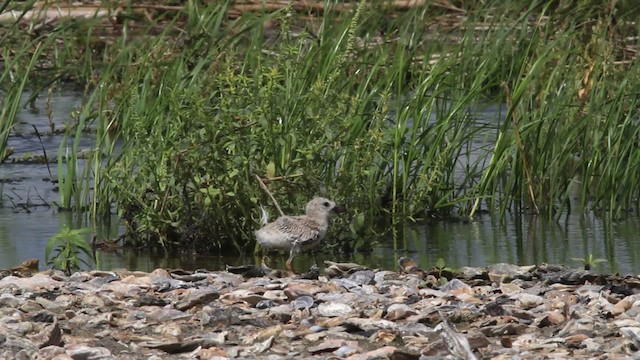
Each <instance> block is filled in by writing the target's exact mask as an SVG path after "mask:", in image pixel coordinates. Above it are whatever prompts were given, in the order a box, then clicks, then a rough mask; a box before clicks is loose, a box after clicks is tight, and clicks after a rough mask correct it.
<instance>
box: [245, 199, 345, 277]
mask: <svg viewBox="0 0 640 360" xmlns="http://www.w3.org/2000/svg"><path fill="white" fill-rule="evenodd" d="M344 210H345V209H344V207H342V206H340V205H336V203H335V202H333V201H331V200H329V199H325V198H323V197H315V198H313V199H312V200H311V201H309V202H308V203H307V207H306V211H305V214H304V215H298V216H288V215H283V216H280V217H279V218H277V219H276V220H275V221H273V222H271V223H268V224H265V225H264V226H263V227H262V228H260V229H258V230H256V232H255V234H256V240H258V243H260V245H262V246H263V247H264V248H266V249H280V250H287V251H289V259H287V270H289V271H290V272H291V273H293V265H292V264H291V261H292V260H293V258H294V257H296V256H297V255H298V254H300V252H302V251H304V250H307V249H310V248H312V247H315V246H316V245H318V244H319V243H320V241H321V240H322V238H324V236H325V234H326V233H327V229H328V228H329V217H330V215H331V214H334V213H341V212H343V211H344ZM265 218H266V217H265V216H263V222H265V223H266V219H265Z"/></svg>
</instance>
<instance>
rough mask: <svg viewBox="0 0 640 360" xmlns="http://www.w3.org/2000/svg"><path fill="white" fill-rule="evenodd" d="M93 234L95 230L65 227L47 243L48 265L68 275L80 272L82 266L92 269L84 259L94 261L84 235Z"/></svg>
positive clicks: (46, 257) (46, 256)
mask: <svg viewBox="0 0 640 360" xmlns="http://www.w3.org/2000/svg"><path fill="white" fill-rule="evenodd" d="M92 232H93V229H90V228H81V229H73V230H71V229H70V228H69V227H68V226H66V225H65V226H63V227H62V229H60V231H59V232H58V233H57V234H55V235H54V236H52V237H51V239H49V241H47V246H46V248H45V259H46V261H47V265H53V267H54V268H55V269H58V270H62V271H64V272H65V273H66V274H67V275H69V274H71V273H72V272H73V271H78V270H80V266H81V265H82V264H84V265H85V266H87V267H91V265H90V264H89V263H88V262H87V260H85V259H84V258H86V259H88V260H90V261H92V260H93V252H92V250H91V246H89V244H88V243H87V241H86V240H85V237H84V235H86V234H90V233H92Z"/></svg>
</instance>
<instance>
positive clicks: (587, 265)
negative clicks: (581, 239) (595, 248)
mask: <svg viewBox="0 0 640 360" xmlns="http://www.w3.org/2000/svg"><path fill="white" fill-rule="evenodd" d="M571 260H573V261H579V262H581V263H582V264H583V266H584V269H585V270H591V268H592V267H593V266H594V265H596V264H597V263H601V262H607V260H606V259H602V258H597V259H594V258H593V254H592V253H589V255H587V256H586V257H584V258H571Z"/></svg>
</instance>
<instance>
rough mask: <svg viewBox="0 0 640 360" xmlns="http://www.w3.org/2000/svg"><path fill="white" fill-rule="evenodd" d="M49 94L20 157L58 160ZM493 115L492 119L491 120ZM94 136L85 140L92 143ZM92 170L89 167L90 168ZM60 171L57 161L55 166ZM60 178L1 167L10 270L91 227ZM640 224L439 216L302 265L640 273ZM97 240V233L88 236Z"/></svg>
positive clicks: (221, 263) (140, 254)
mask: <svg viewBox="0 0 640 360" xmlns="http://www.w3.org/2000/svg"><path fill="white" fill-rule="evenodd" d="M81 96H82V94H81V93H79V92H77V91H75V90H73V89H63V91H61V92H60V94H58V95H57V96H56V97H55V99H54V100H55V101H52V102H51V104H52V105H51V121H53V122H54V126H55V127H56V128H58V129H59V128H62V127H63V126H64V124H65V123H66V122H69V121H70V120H69V119H70V114H71V112H73V111H75V110H76V109H77V107H78V106H79V104H80V99H81ZM45 98H46V96H42V97H40V98H39V99H38V100H37V101H36V102H35V103H34V106H33V107H32V108H30V109H28V110H23V111H22V112H21V113H20V115H19V118H18V120H19V123H18V124H17V125H16V128H15V131H13V132H12V134H11V136H10V139H9V146H10V147H12V148H13V149H14V155H13V157H20V156H24V155H26V154H40V153H41V151H42V150H41V148H42V146H43V145H44V147H45V149H46V150H47V152H48V153H49V158H55V153H56V152H57V151H58V147H59V144H60V142H61V141H62V139H63V136H62V135H60V134H55V133H54V134H49V133H48V129H50V127H51V124H50V120H49V117H48V116H47V114H46V113H45V112H44V111H42V110H40V109H44V106H45V105H44V101H45V100H44V99H45ZM500 110H501V107H489V108H488V109H487V110H486V113H485V115H486V118H491V117H493V116H495V114H496V113H500V112H501V111H500ZM485 121H486V120H485ZM32 125H35V126H36V127H37V128H38V131H39V132H41V134H45V135H43V137H42V145H41V144H40V142H39V140H38V139H37V136H36V135H35V134H34V133H33V127H32ZM91 143H92V140H91V138H90V137H87V139H86V140H85V142H83V144H82V146H83V147H86V148H89V147H91ZM80 165H81V166H82V164H80ZM51 167H52V169H51V171H52V172H53V173H55V164H51ZM55 186H56V185H55V183H52V182H51V181H50V174H49V169H48V168H47V166H46V165H44V164H34V163H30V164H11V163H5V164H2V165H0V195H1V197H0V269H4V268H9V267H13V266H17V265H18V264H20V263H21V262H22V261H23V260H25V259H27V258H38V259H40V264H41V265H40V268H41V269H43V268H45V267H46V266H45V260H44V249H45V246H46V242H47V240H48V239H49V238H50V237H51V236H53V235H54V234H56V233H57V232H58V231H59V230H60V228H61V227H62V226H64V225H67V226H70V227H72V228H78V227H85V226H87V219H86V216H84V215H81V216H78V215H74V214H70V213H64V212H58V211H57V208H56V207H55V205H54V202H55V201H57V200H58V193H57V192H56V191H55ZM638 229H640V223H639V220H638V219H637V218H630V219H628V220H625V221H620V222H615V223H610V222H607V221H605V220H603V219H601V218H599V217H596V216H594V215H593V214H590V215H582V216H581V215H580V214H571V215H569V216H567V217H564V218H562V219H560V220H559V221H558V222H548V221H545V220H543V219H541V218H539V217H531V216H512V217H508V218H506V219H504V221H503V222H502V223H498V222H497V221H496V220H495V219H492V218H491V217H490V216H487V215H484V216H481V217H479V218H477V219H476V220H475V221H473V222H439V223H426V224H410V225H406V226H404V227H403V228H402V229H401V231H399V232H398V239H396V240H397V242H396V246H397V249H396V250H394V241H393V240H394V239H393V238H389V239H386V240H385V241H383V242H382V243H379V244H377V245H376V246H375V248H374V249H373V251H372V252H371V253H370V254H367V255H364V254H354V255H353V256H342V255H334V254H330V253H324V252H322V251H319V252H317V253H316V254H315V255H313V256H312V255H311V254H303V255H301V256H299V257H298V258H296V259H295V261H294V265H295V267H296V269H298V270H299V271H302V270H305V269H308V268H309V266H311V264H313V263H314V262H315V263H317V264H318V265H320V266H321V267H322V263H323V261H324V260H332V261H349V262H357V263H361V264H364V265H367V266H370V267H374V268H385V269H396V263H397V260H398V258H400V257H402V256H410V257H413V258H414V259H416V260H417V261H418V263H419V265H420V266H421V267H423V268H430V267H432V266H434V265H435V264H436V262H437V261H438V259H440V258H442V259H443V260H444V261H445V264H446V266H449V267H454V268H455V267H462V266H484V265H487V264H491V263H496V262H508V263H515V264H522V265H525V264H527V265H528V264H541V263H558V264H566V265H572V266H575V267H579V266H581V263H580V262H579V261H575V260H572V258H587V257H588V256H590V255H592V256H593V258H603V259H605V260H607V261H606V262H603V263H599V264H597V266H596V267H595V269H596V270H600V271H606V272H621V273H640V262H639V261H638V259H639V257H640V237H638V235H637V234H638ZM122 231H123V229H122V228H121V227H120V226H119V222H118V219H117V218H116V217H115V216H113V217H112V218H111V219H110V221H109V222H108V223H106V224H100V225H99V226H98V229H97V235H98V237H99V238H115V237H117V236H118V235H120V234H121V233H122ZM88 240H89V238H88ZM257 261H258V260H257V259H255V258H254V257H235V256H225V257H220V256H202V255H199V256H193V255H180V256H175V255H166V254H164V253H162V252H160V253H149V252H147V251H133V250H119V251H100V252H98V253H97V267H98V268H100V269H105V270H109V269H116V268H127V269H131V270H143V271H149V270H152V269H155V268H182V269H190V270H193V269H199V268H205V269H210V270H222V269H224V268H225V265H242V264H248V263H255V262H257ZM284 261H285V256H284V255H282V256H272V257H271V262H270V265H271V266H272V267H274V268H284Z"/></svg>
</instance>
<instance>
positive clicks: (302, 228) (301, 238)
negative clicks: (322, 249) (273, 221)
mask: <svg viewBox="0 0 640 360" xmlns="http://www.w3.org/2000/svg"><path fill="white" fill-rule="evenodd" d="M277 227H278V229H279V230H281V232H282V233H283V234H287V237H288V240H289V242H291V243H292V244H300V243H304V242H306V241H310V240H313V239H315V238H317V237H318V235H319V234H320V229H319V228H318V226H317V225H315V224H314V223H313V222H308V221H304V219H300V218H298V217H292V216H283V217H280V218H278V220H277Z"/></svg>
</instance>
